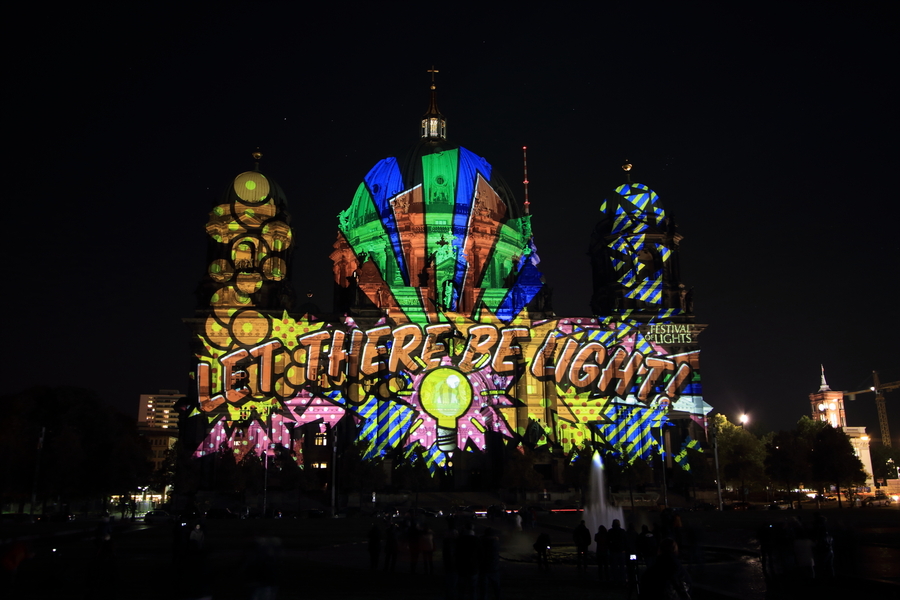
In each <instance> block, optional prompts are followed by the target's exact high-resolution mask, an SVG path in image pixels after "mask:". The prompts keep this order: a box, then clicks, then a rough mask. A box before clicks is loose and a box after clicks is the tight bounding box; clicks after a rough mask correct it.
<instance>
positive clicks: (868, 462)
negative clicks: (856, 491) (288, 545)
mask: <svg viewBox="0 0 900 600" xmlns="http://www.w3.org/2000/svg"><path fill="white" fill-rule="evenodd" d="M844 433H846V434H847V437H849V438H850V443H851V444H852V445H853V452H855V453H856V457H857V458H858V459H859V460H861V461H862V464H863V468H864V469H865V470H866V485H867V486H869V487H870V488H874V487H875V478H874V476H873V475H872V453H871V452H869V436H868V435H866V428H865V427H846V426H845V427H844Z"/></svg>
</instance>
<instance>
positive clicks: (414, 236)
mask: <svg viewBox="0 0 900 600" xmlns="http://www.w3.org/2000/svg"><path fill="white" fill-rule="evenodd" d="M420 159H421V162H422V178H423V179H422V183H420V184H416V185H413V186H412V187H411V188H407V187H405V185H404V179H403V176H402V175H401V172H400V169H399V167H398V165H397V161H396V159H393V158H388V159H385V160H383V161H381V162H380V163H378V164H377V165H376V166H375V168H373V169H372V170H371V171H370V172H369V174H368V175H367V176H366V178H365V181H364V182H363V183H362V184H361V185H360V187H359V189H358V190H357V193H356V195H355V196H354V199H353V203H352V204H351V206H350V208H348V209H347V210H346V211H344V212H343V213H341V215H340V231H341V233H340V235H339V238H338V241H337V243H336V244H335V251H334V252H333V253H332V259H333V261H334V267H335V277H336V281H337V282H338V283H339V285H340V286H341V287H342V288H345V289H348V290H349V289H353V290H354V291H355V292H356V293H361V294H362V297H360V296H357V299H356V300H357V303H358V301H359V300H361V299H362V298H363V297H364V298H365V299H367V300H368V301H369V303H370V304H371V305H372V306H374V307H377V308H380V309H383V310H382V311H381V316H380V317H379V318H377V319H373V320H375V321H377V322H376V323H375V324H374V326H369V327H366V328H362V327H359V326H357V324H356V323H355V322H354V321H353V319H351V318H350V317H345V318H344V321H343V322H337V323H327V322H321V321H315V320H314V319H312V318H310V317H308V316H304V317H303V318H300V319H296V318H295V317H292V316H290V315H289V314H288V313H287V312H283V314H282V315H281V317H278V316H277V314H278V313H279V312H281V311H278V312H274V311H272V310H271V308H272V306H273V305H274V304H273V302H272V296H271V295H269V296H268V297H267V296H266V295H265V294H261V293H259V292H258V291H256V290H259V289H260V287H259V285H263V286H265V284H266V282H272V281H278V277H280V276H281V275H283V274H284V273H285V271H284V270H282V268H283V267H284V268H286V263H285V265H281V264H280V263H275V262H274V261H272V259H273V258H282V257H284V259H286V257H287V254H286V252H285V251H286V249H287V248H288V247H289V246H290V244H291V240H292V235H291V231H290V228H289V227H288V225H287V221H286V219H283V218H282V216H283V214H284V213H283V206H279V205H278V203H277V201H276V203H275V204H270V203H271V201H272V198H273V197H274V196H277V195H276V194H273V192H272V187H271V186H269V182H268V181H267V180H266V179H265V178H264V177H262V176H261V175H260V174H258V173H245V174H242V175H241V176H239V177H238V178H237V179H235V182H234V193H235V197H234V198H233V199H232V200H231V201H230V202H228V203H226V204H223V205H220V206H219V207H217V209H216V210H214V211H213V213H212V214H211V219H210V224H209V225H208V226H207V230H208V232H209V234H210V236H212V238H213V240H214V241H215V242H216V249H215V250H214V253H216V252H217V253H218V254H220V255H221V256H218V257H217V258H215V259H214V260H213V261H212V263H211V266H210V278H211V279H212V281H213V282H214V283H215V285H216V286H218V287H217V288H216V291H215V293H213V294H212V295H211V301H210V303H211V304H212V310H211V313H210V314H209V316H208V317H207V318H206V319H205V321H204V322H203V323H202V324H200V323H198V326H199V330H198V341H199V342H200V345H201V347H202V350H201V351H200V352H198V353H197V360H198V363H197V369H196V377H197V391H198V400H199V402H198V406H197V408H196V409H195V410H194V412H193V416H196V417H200V418H205V419H206V420H207V422H208V428H207V436H206V438H205V439H204V440H203V441H202V443H201V444H200V446H199V447H198V448H197V449H196V451H195V456H203V455H205V454H208V453H211V452H216V451H218V450H219V449H220V448H221V447H223V446H225V447H227V448H230V449H232V450H233V451H234V453H235V454H236V455H237V456H243V455H244V454H247V453H250V452H253V453H256V454H258V455H261V454H262V453H269V454H270V455H271V454H274V446H277V445H281V446H285V447H288V448H291V450H293V454H294V456H295V457H296V458H297V460H298V461H299V462H301V464H302V447H301V443H300V440H297V439H295V438H294V437H293V436H292V430H293V429H294V428H296V427H297V426H299V425H305V424H316V423H318V424H319V426H320V430H321V431H324V430H325V429H326V427H327V426H329V425H333V424H336V423H338V422H339V421H341V420H342V419H348V418H349V419H352V420H353V422H354V423H355V424H356V431H357V434H358V436H359V438H360V439H362V440H364V441H365V442H366V443H367V450H366V452H365V454H364V458H365V459H372V458H375V457H378V456H383V455H386V454H388V453H390V452H394V451H399V452H401V454H402V455H404V456H412V454H413V450H414V449H415V448H417V447H418V448H421V449H422V451H423V452H422V455H423V456H424V459H425V461H426V464H427V466H428V468H429V470H430V471H431V472H432V473H434V472H436V471H437V470H438V469H441V468H444V467H446V466H447V464H448V462H449V460H450V458H451V456H452V453H453V452H456V451H474V450H484V449H485V448H486V445H487V437H488V435H489V434H491V433H494V434H496V435H499V436H500V437H501V438H504V439H506V440H508V441H510V442H511V443H518V442H519V441H520V440H521V438H522V437H524V436H525V435H526V432H527V433H528V438H529V439H530V440H532V441H534V440H535V439H536V443H537V444H538V445H543V444H553V445H556V446H558V447H560V448H561V449H562V450H563V451H565V452H567V453H571V452H574V451H575V450H577V449H578V448H580V447H582V446H584V445H585V444H586V443H588V442H591V441H596V442H602V443H606V444H608V445H610V446H612V447H614V448H616V449H617V450H618V451H619V452H620V453H621V457H620V460H623V461H633V460H635V459H637V458H643V459H646V458H648V457H649V456H650V455H651V454H652V453H653V452H654V451H655V450H656V449H657V448H658V446H659V444H658V441H657V438H656V437H655V435H659V432H660V429H661V427H663V426H665V425H666V424H668V423H669V419H670V413H671V411H673V410H677V411H679V412H681V413H687V414H689V415H692V416H693V417H696V418H700V417H702V416H704V415H706V414H707V413H708V412H709V410H711V408H710V407H709V406H708V405H707V404H705V403H704V402H703V400H702V398H701V389H700V374H699V362H698V359H699V350H697V349H696V343H697V336H698V334H699V331H700V329H698V328H696V327H695V326H693V325H687V324H683V323H674V322H673V321H672V319H675V320H678V319H680V318H681V312H682V311H681V310H680V309H676V308H662V307H661V306H658V305H659V300H658V298H659V290H660V288H661V286H662V283H661V277H662V274H661V273H662V271H661V267H659V265H661V264H663V263H665V261H666V260H668V258H669V253H670V251H669V250H668V249H667V248H666V247H664V246H661V245H660V244H656V243H655V242H654V243H651V242H649V241H648V238H647V237H644V236H645V235H646V234H645V233H644V229H643V228H644V227H646V226H648V225H647V224H648V223H652V224H653V225H654V226H662V224H663V221H664V220H665V214H664V212H663V211H662V208H661V207H660V206H659V205H658V199H657V198H656V195H655V194H654V193H653V192H651V191H649V190H648V189H647V188H646V186H642V185H641V184H630V185H629V186H622V187H620V188H619V189H618V190H617V194H618V196H617V200H616V201H615V202H611V201H605V202H604V203H603V206H602V207H601V208H602V210H603V211H605V212H607V213H608V215H612V216H613V217H614V218H615V231H614V232H615V233H616V234H618V235H617V238H616V239H617V241H616V242H615V246H612V245H611V246H610V247H611V248H612V249H613V250H615V251H616V252H617V254H616V256H615V258H614V265H615V266H616V268H617V273H619V277H620V281H621V282H622V283H623V285H626V286H628V288H629V290H630V291H629V293H630V294H632V296H629V297H634V298H641V299H643V300H644V302H646V303H648V304H649V305H653V304H654V303H655V304H657V306H656V307H655V308H652V309H649V310H648V309H647V308H642V309H640V310H635V311H633V312H632V311H629V310H619V311H616V314H615V315H614V316H609V317H604V318H584V319H578V318H563V319H557V318H551V319H547V318H545V317H546V316H547V314H542V313H541V311H540V310H532V308H533V305H534V303H535V301H536V299H538V298H539V294H540V291H541V288H542V286H543V282H542V280H541V276H540V273H539V272H538V271H537V268H536V265H537V263H538V259H537V254H536V251H535V247H534V242H533V240H532V238H531V229H530V221H529V219H530V217H528V216H527V215H526V216H523V217H520V216H515V215H514V214H513V213H514V212H515V207H514V204H513V203H511V202H509V201H508V200H506V199H504V198H503V197H502V195H501V194H500V193H498V191H497V190H495V189H494V187H492V185H491V183H490V182H491V167H490V165H489V164H488V163H487V162H486V161H484V159H481V158H479V157H477V156H475V155H474V154H472V153H471V152H469V151H467V150H465V149H464V148H459V149H453V150H446V151H442V152H436V153H433V154H425V155H424V156H421V157H420ZM267 186H269V187H267ZM272 186H274V184H272ZM276 200H277V198H276ZM648 257H649V258H648ZM267 264H268V265H270V267H266V265H267ZM216 265H219V267H218V268H215V266H216ZM651 266H652V267H653V268H650V267H651ZM241 275H246V276H248V277H245V278H243V279H242V278H241ZM260 282H262V283H260ZM258 284H259V285H258ZM530 305H531V306H530ZM526 307H528V308H529V310H526ZM654 432H656V433H654Z"/></svg>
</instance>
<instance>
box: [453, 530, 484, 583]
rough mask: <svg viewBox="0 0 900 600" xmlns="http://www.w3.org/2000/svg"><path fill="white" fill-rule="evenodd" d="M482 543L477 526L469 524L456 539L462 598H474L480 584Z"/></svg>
mask: <svg viewBox="0 0 900 600" xmlns="http://www.w3.org/2000/svg"><path fill="white" fill-rule="evenodd" d="M480 552H481V544H480V543H479V540H478V538H476V537H475V528H474V527H473V526H472V525H471V524H469V525H468V526H467V527H466V528H465V529H464V530H463V532H462V534H461V535H460V536H459V538H458V539H457V540H456V573H457V575H458V576H459V592H460V598H463V599H464V600H474V598H475V590H476V589H477V586H478V564H479V553H480Z"/></svg>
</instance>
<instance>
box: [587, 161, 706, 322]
mask: <svg viewBox="0 0 900 600" xmlns="http://www.w3.org/2000/svg"><path fill="white" fill-rule="evenodd" d="M631 168H632V166H631V164H629V163H626V164H625V165H624V166H623V167H622V169H623V170H624V171H625V172H626V180H627V181H626V183H623V184H622V185H620V186H618V187H617V188H616V189H615V190H614V191H613V192H611V193H609V194H607V195H606V197H605V198H604V199H603V201H602V202H601V204H600V213H601V215H602V216H601V218H600V221H599V223H597V226H596V227H595V228H594V233H593V235H592V236H591V246H590V251H589V254H590V256H591V264H592V267H593V275H594V294H593V297H592V298H591V309H592V311H593V313H594V314H604V315H606V314H608V315H615V314H621V313H622V312H623V311H637V312H636V313H633V314H634V316H639V315H640V313H645V314H646V315H647V316H653V315H655V314H657V312H658V311H659V310H668V309H675V310H674V312H673V311H671V310H670V311H669V312H670V313H671V314H670V316H671V315H674V314H677V313H682V314H688V313H692V312H693V310H692V309H691V307H690V303H691V300H690V298H689V294H690V292H688V291H687V290H685V287H684V285H683V284H681V282H680V272H679V263H678V243H679V242H680V241H681V239H682V236H681V235H680V234H678V233H677V228H676V226H675V221H674V220H673V219H672V217H670V216H669V215H668V214H667V213H666V211H665V209H664V208H663V205H662V202H661V201H660V199H659V196H658V195H657V194H656V192H654V191H653V190H652V189H650V187H649V186H647V185H645V184H643V183H635V182H632V181H631V177H630V171H631Z"/></svg>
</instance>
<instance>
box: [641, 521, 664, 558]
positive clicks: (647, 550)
mask: <svg viewBox="0 0 900 600" xmlns="http://www.w3.org/2000/svg"><path fill="white" fill-rule="evenodd" d="M658 547H659V543H658V542H657V541H656V536H655V535H653V532H651V531H650V528H649V527H647V526H646V525H642V526H641V534H640V535H639V536H638V553H639V554H640V555H641V558H642V559H644V564H645V565H647V566H648V567H651V566H653V563H654V562H655V561H656V551H657V549H658Z"/></svg>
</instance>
